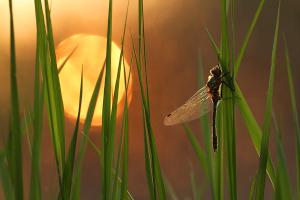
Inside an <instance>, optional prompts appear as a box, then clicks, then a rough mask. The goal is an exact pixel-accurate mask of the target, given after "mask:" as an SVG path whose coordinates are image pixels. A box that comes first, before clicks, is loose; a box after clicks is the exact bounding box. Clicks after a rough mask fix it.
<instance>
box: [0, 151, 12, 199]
mask: <svg viewBox="0 0 300 200" xmlns="http://www.w3.org/2000/svg"><path fill="white" fill-rule="evenodd" d="M6 157H7V155H6V152H5V150H1V151H0V180H1V183H2V191H3V193H4V197H5V199H15V197H14V192H13V186H12V183H11V177H10V176H9V175H10V170H9V169H8V165H7V162H6V161H7V160H6V159H7V158H6Z"/></svg>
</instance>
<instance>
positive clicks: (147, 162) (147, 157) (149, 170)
mask: <svg viewBox="0 0 300 200" xmlns="http://www.w3.org/2000/svg"><path fill="white" fill-rule="evenodd" d="M131 43H132V51H133V54H134V58H135V61H136V65H137V69H138V70H137V71H138V78H139V85H140V91H141V96H142V109H143V130H144V155H145V169H146V175H147V176H146V177H147V183H148V191H149V194H150V197H151V199H155V198H156V188H155V184H154V181H155V179H154V174H153V167H152V166H151V164H152V163H151V157H152V156H151V153H150V147H149V139H148V137H147V133H146V132H147V128H146V122H145V112H146V111H145V108H148V107H147V106H145V104H146V99H145V94H144V88H143V82H142V81H143V80H142V74H141V67H140V63H139V60H138V59H137V55H136V51H135V47H134V42H133V37H132V34H131Z"/></svg>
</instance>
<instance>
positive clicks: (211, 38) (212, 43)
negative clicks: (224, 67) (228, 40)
mask: <svg viewBox="0 0 300 200" xmlns="http://www.w3.org/2000/svg"><path fill="white" fill-rule="evenodd" d="M205 31H206V33H207V35H208V38H209V41H210V44H211V46H212V47H213V49H214V51H215V53H216V54H217V56H218V59H219V58H220V54H221V53H220V49H219V47H218V46H217V43H216V42H215V40H214V37H213V36H212V34H211V33H210V32H209V30H208V29H207V28H206V29H205Z"/></svg>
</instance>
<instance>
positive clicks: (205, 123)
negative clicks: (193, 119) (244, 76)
mask: <svg viewBox="0 0 300 200" xmlns="http://www.w3.org/2000/svg"><path fill="white" fill-rule="evenodd" d="M198 65H199V67H198V69H199V73H198V74H199V76H198V81H199V88H200V87H202V86H203V85H204V84H205V81H204V78H203V77H204V76H203V65H202V60H201V57H200V56H199V59H198ZM200 123H201V128H202V132H203V140H204V149H205V154H206V155H205V156H206V159H207V161H206V165H207V169H208V180H209V184H210V190H211V195H212V198H213V199H216V198H217V196H218V192H217V185H220V184H215V183H216V182H215V181H214V175H215V173H214V172H215V171H214V169H215V168H214V164H216V163H214V159H213V157H212V145H211V130H210V124H209V119H208V114H206V115H204V116H202V117H201V118H200ZM216 168H218V169H219V166H218V167H216Z"/></svg>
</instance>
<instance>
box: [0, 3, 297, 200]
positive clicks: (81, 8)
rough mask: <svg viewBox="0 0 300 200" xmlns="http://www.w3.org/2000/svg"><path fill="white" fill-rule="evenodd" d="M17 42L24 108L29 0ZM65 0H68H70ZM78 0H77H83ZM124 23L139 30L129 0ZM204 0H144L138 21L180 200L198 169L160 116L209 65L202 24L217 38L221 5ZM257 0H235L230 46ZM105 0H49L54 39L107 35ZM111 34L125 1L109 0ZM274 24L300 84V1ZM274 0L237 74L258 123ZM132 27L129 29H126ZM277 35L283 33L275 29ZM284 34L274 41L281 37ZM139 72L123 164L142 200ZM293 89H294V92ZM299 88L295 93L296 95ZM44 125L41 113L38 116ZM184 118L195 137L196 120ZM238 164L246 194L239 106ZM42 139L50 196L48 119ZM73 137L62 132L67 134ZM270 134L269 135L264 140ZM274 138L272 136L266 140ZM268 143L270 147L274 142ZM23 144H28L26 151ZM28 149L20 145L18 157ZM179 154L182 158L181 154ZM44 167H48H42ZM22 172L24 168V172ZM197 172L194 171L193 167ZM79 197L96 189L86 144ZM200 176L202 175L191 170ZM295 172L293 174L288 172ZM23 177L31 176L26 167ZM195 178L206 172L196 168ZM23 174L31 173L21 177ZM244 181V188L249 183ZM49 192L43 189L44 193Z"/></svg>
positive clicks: (3, 40) (0, 44)
mask: <svg viewBox="0 0 300 200" xmlns="http://www.w3.org/2000/svg"><path fill="white" fill-rule="evenodd" d="M14 2H15V5H16V6H15V10H14V11H15V20H16V27H15V28H16V42H17V44H16V45H17V59H18V81H19V85H20V96H21V104H22V109H23V110H24V109H25V108H28V107H30V106H32V98H33V69H34V56H35V41H34V40H35V39H34V38H35V24H34V8H33V1H30V0H15V1H14ZM71 2H72V3H71ZM82 2H84V3H82ZM130 2H131V3H130V14H129V21H128V30H130V31H132V33H133V35H134V36H135V37H136V35H137V33H136V25H137V21H136V16H137V13H136V11H137V9H136V2H135V1H132V0H131V1H130ZM207 2H208V1H204V0H185V1H183V0H164V1H160V0H146V1H145V23H146V24H145V26H146V27H145V29H146V40H147V47H148V65H149V68H148V72H149V84H150V88H149V89H150V100H151V108H152V109H151V110H152V120H153V128H154V132H155V136H156V139H157V146H158V152H159V157H160V160H161V165H162V169H163V170H164V172H165V174H166V175H167V177H168V179H169V181H170V182H171V183H172V184H173V185H174V189H175V190H176V191H177V193H178V194H179V197H180V198H181V199H183V198H184V197H186V196H191V186H190V180H189V173H190V163H192V164H193V166H194V170H198V169H199V165H198V163H197V160H196V156H195V154H194V152H193V150H192V148H191V145H190V144H189V142H188V140H187V139H186V137H185V135H184V134H183V129H182V128H181V127H180V126H174V127H165V126H163V123H162V121H163V118H164V116H165V115H166V114H167V113H169V112H170V111H171V110H173V109H174V108H176V107H177V106H179V105H181V104H182V103H183V102H184V101H185V100H186V99H187V98H188V97H190V96H191V95H192V94H193V93H194V92H195V91H196V90H197V88H198V86H197V59H198V55H199V53H200V54H201V56H202V58H203V63H204V70H205V73H208V70H209V68H210V67H211V66H214V65H215V64H216V62H217V59H216V57H215V55H214V52H213V49H212V48H211V47H210V42H209V40H208V37H207V35H206V32H205V30H204V28H205V26H207V27H208V29H209V30H210V31H211V32H212V34H213V35H214V37H216V38H217V37H218V32H219V14H218V13H219V6H218V5H217V4H218V1H209V2H211V3H207ZM257 2H258V1H239V4H238V11H239V12H238V13H237V15H238V22H237V28H238V32H237V44H240V43H241V41H242V39H243V37H244V35H245V32H246V30H247V29H246V27H247V26H248V24H249V22H250V19H251V17H252V16H253V12H254V10H255V8H256V6H257ZM106 3H107V1H102V0H100V1H99V0H75V1H74V0H73V1H72V0H64V1H61V0H53V1H52V16H53V17H52V19H53V26H54V35H55V42H56V44H58V43H59V42H60V41H62V40H63V39H65V38H66V37H68V36H70V35H73V34H77V33H91V34H99V35H105V34H106V18H107V16H106V15H107V4H106ZM114 5H115V6H114V18H113V20H114V23H113V39H114V41H115V42H116V43H117V44H118V45H119V44H120V39H121V31H122V28H123V23H124V20H123V18H124V15H125V10H126V1H121V0H115V1H114ZM282 8H283V10H282V20H281V30H283V31H284V32H285V34H286V36H287V39H288V42H289V46H290V53H291V60H292V64H293V66H294V69H295V70H294V80H295V85H296V86H297V85H300V76H299V74H300V68H299V67H296V66H299V65H300V61H299V59H298V57H299V56H298V54H299V46H300V37H299V35H300V28H299V25H300V21H299V13H300V3H299V1H297V0H289V1H285V2H283V5H282ZM276 9H277V8H276V5H275V4H274V2H273V1H267V2H266V5H265V8H264V11H263V14H262V16H261V17H262V18H261V19H260V20H259V22H258V25H257V29H256V31H255V33H254V34H253V37H252V38H251V40H250V45H249V49H248V50H247V52H246V57H245V60H244V61H243V63H242V66H241V70H240V72H239V75H238V82H239V84H240V86H241V89H242V90H243V92H244V94H245V96H246V98H247V99H248V101H249V104H250V106H251V108H253V112H254V114H255V116H256V117H257V120H258V121H259V122H260V123H262V120H263V112H264V107H265V96H266V89H267V83H268V73H269V66H270V57H271V48H272V37H273V32H274V21H275V13H276ZM7 17H8V3H7V1H2V0H1V1H0V92H1V94H2V95H1V96H0V105H2V106H1V107H0V122H1V123H0V130H7V124H8V114H9V110H8V108H9V106H8V105H9V78H8V77H9V70H8V69H9V68H8V66H9V53H8V52H9V49H8V42H9V37H8V28H9V27H8V18H7ZM128 34H129V32H128ZM280 37H281V36H280ZM280 40H281V39H280ZM125 45H126V48H125V56H126V58H127V60H128V59H129V58H130V55H131V46H130V40H129V37H128V38H127V39H126V42H125ZM282 47H283V46H282V44H280V45H279V51H278V73H277V76H276V79H275V80H276V83H275V95H274V98H275V101H274V108H275V111H277V113H278V115H279V116H278V117H279V120H280V121H281V128H282V130H283V132H284V133H285V135H284V136H283V140H284V142H285V144H286V145H285V147H286V150H287V153H289V154H288V157H287V158H288V161H289V170H290V171H291V172H292V171H293V170H294V168H295V167H294V166H295V164H294V163H295V162H294V152H295V151H294V150H295V149H294V145H290V144H294V136H293V133H294V132H293V129H292V118H291V111H290V106H289V105H290V100H289V97H288V93H287V89H286V88H287V80H286V71H285V66H284V59H283V56H282V55H283V51H282ZM135 73H136V71H133V99H132V103H131V106H130V119H131V120H130V154H129V158H130V166H129V177H130V178H129V183H130V185H129V190H130V191H132V193H133V195H134V196H135V197H136V199H148V193H147V191H146V187H147V186H146V179H145V169H144V160H143V134H142V130H143V129H142V120H141V102H140V95H139V88H138V85H137V77H136V74H135ZM297 92H298V91H297ZM299 95H300V93H299V92H298V99H300V98H299ZM44 121H45V123H46V122H47V120H44ZM73 123H74V122H73V121H68V120H67V121H66V127H67V131H70V133H71V131H72V129H73ZM191 126H192V127H193V128H194V130H196V131H197V133H198V135H197V137H198V138H201V131H200V128H199V124H198V123H197V122H192V123H191ZM237 130H238V132H237V149H238V152H237V172H238V182H241V183H243V184H241V185H239V186H238V190H239V197H240V198H241V199H243V198H245V197H246V196H247V195H246V194H247V193H248V192H249V188H250V181H251V177H252V176H253V175H254V173H255V169H256V168H257V156H256V153H255V151H254V148H253V146H252V144H251V142H250V138H249V136H248V133H247V131H246V129H245V127H244V125H243V123H242V120H241V118H240V116H239V114H237ZM99 132H100V130H99V129H97V128H96V129H93V130H92V136H91V137H92V140H93V141H94V142H95V143H97V144H100V137H99ZM44 133H45V135H44V138H43V144H44V145H43V147H44V149H43V155H44V156H45V157H46V158H47V159H43V160H42V168H43V169H44V170H43V172H44V174H43V181H44V183H45V187H44V188H43V192H44V193H45V194H46V195H51V194H52V193H53V191H55V190H56V189H57V187H56V185H55V181H54V180H53V176H55V167H54V159H51V158H52V156H53V155H52V151H53V150H52V148H50V147H51V142H50V141H51V139H50V136H49V132H48V129H47V127H45V132H44ZM69 136H70V135H68V137H69ZM271 140H272V139H271ZM271 143H272V142H271ZM271 149H273V145H271ZM24 152H26V151H24ZM26 156H27V158H28V159H29V155H27V153H25V157H26ZM182 160H184V162H183V161H182ZM46 169H47V170H46ZM27 174H29V173H27ZM197 174H198V173H197ZM83 175H84V178H83V196H84V197H86V198H92V197H94V195H99V188H100V186H99V180H100V177H99V176H100V175H99V162H98V160H97V155H96V153H95V152H94V151H93V149H92V148H88V151H87V158H86V164H85V167H84V172H83ZM198 175H199V174H198ZM292 175H293V174H292ZM28 176H29V175H28ZM199 177H200V178H199V180H203V177H202V176H201V174H200V176H199ZM27 179H28V177H27ZM248 186H249V187H248ZM50 197H51V196H49V198H50Z"/></svg>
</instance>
